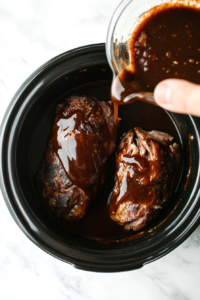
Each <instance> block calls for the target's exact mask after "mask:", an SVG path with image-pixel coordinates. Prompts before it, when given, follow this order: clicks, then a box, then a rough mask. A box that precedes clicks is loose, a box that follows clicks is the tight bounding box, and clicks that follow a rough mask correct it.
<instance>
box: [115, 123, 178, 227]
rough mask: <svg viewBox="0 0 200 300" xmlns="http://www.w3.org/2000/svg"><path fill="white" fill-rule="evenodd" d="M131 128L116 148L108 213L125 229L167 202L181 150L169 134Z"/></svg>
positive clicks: (148, 218)
mask: <svg viewBox="0 0 200 300" xmlns="http://www.w3.org/2000/svg"><path fill="white" fill-rule="evenodd" d="M134 131H135V133H134V132H133V131H132V130H130V131H129V132H128V133H127V134H126V136H125V137H124V138H123V139H122V141H121V143H120V146H119V148H118V150H117V157H116V161H117V172H116V183H115V186H114V189H113V195H112V198H111V201H110V206H109V214H110V217H111V219H112V220H113V221H115V222H117V223H118V224H120V225H124V226H125V229H127V230H130V229H133V230H135V231H137V230H139V229H141V228H143V227H144V226H145V225H146V224H147V223H148V222H149V221H151V220H152V219H153V218H154V217H155V216H156V215H157V214H158V213H159V212H160V210H161V209H162V208H163V206H164V205H165V204H166V203H167V201H168V199H169V197H170V195H171V191H172V185H173V179H174V174H175V171H176V168H177V165H178V164H179V160H180V154H179V146H178V144H176V143H173V140H174V138H173V137H172V136H170V135H169V134H167V133H163V132H158V131H151V132H146V131H144V130H142V129H140V128H135V129H134ZM134 134H135V136H136V138H135V141H134Z"/></svg>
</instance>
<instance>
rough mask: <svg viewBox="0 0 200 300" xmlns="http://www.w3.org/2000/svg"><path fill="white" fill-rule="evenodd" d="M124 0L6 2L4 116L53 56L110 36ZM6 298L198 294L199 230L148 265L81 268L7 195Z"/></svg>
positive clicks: (1, 10)
mask: <svg viewBox="0 0 200 300" xmlns="http://www.w3.org/2000/svg"><path fill="white" fill-rule="evenodd" d="M119 2H120V1H119V0H54V1H53V0H0V121H1V119H2V116H3V114H4V112H5V109H6V107H7V105H8V103H9V101H10V99H11V98H12V96H13V95H14V93H15V92H16V90H17V89H18V87H19V86H20V85H21V84H22V83H23V81H24V80H25V79H26V78H27V77H28V76H29V75H30V74H31V73H32V72H33V71H34V70H35V69H36V68H38V67H39V66H40V65H41V64H43V63H44V62H45V61H47V60H49V59H50V58H52V57H53V56H56V55H58V54H60V53H61V52H64V51H67V50H69V49H72V48H75V47H79V46H82V45H87V44H92V43H100V42H105V39H106V32H107V27H108V23H109V20H110V18H111V15H112V13H113V11H114V9H115V8H116V6H117V4H118V3H119ZM0 299H1V300H13V299H15V300H36V299H38V300H40V299H41V300H47V299H48V300H64V299H73V300H80V299H81V300H85V299H92V300H93V299H94V300H100V299H101V300H102V299H103V300H111V299H115V300H121V299H123V300H126V299H137V300H141V299H142V300H143V299H144V300H171V299H176V300H186V299H192V300H199V299H200V228H197V229H196V231H195V232H194V233H193V234H192V235H191V237H190V238H188V239H187V240H186V241H185V242H184V243H183V244H182V245H181V246H179V247H178V248H177V249H176V250H174V251H173V252H172V253H170V254H169V255H167V256H165V257H164V258H162V259H160V260H158V261H156V262H154V263H152V264H150V265H147V266H145V267H143V268H142V269H141V270H137V271H132V272H125V273H117V274H99V273H90V272H84V271H79V270H76V269H74V268H73V267H71V266H70V265H67V264H65V263H63V262H60V261H58V260H57V259H55V258H53V257H51V256H49V255H48V254H46V253H44V252H43V251H42V250H40V249H39V248H37V247H36V246H35V245H34V244H33V243H32V242H30V241H29V240H28V238H27V237H26V236H25V235H24V234H23V233H22V232H21V231H20V229H19V228H18V227H17V225H16V224H15V222H14V221H13V219H12V218H11V216H10V214H9V212H8V210H7V208H6V206H5V203H4V200H3V197H2V196H1V194H0Z"/></svg>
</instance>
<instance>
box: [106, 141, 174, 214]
mask: <svg viewBox="0 0 200 300" xmlns="http://www.w3.org/2000/svg"><path fill="white" fill-rule="evenodd" d="M159 148H160V150H159V156H158V158H157V161H149V160H148V159H147V158H146V157H141V156H139V155H134V156H133V157H131V158H130V157H126V156H124V155H123V154H120V155H119V156H118V157H117V160H119V162H120V163H123V164H124V166H127V169H128V171H127V172H126V173H125V175H124V176H123V179H122V181H121V185H120V191H119V193H114V195H113V197H112V200H111V203H110V206H109V213H110V216H111V215H115V214H116V211H117V209H118V207H119V205H120V204H122V203H124V202H126V201H131V202H132V203H134V204H139V205H140V204H143V205H147V206H150V205H154V204H156V203H157V202H156V201H157V199H158V198H159V195H160V193H161V191H162V189H164V188H165V189H170V185H171V182H169V178H170V177H171V176H172V175H171V174H173V173H174V172H175V168H174V164H172V162H171V163H169V162H170V161H171V158H170V155H169V150H168V147H166V146H164V145H162V144H159ZM119 162H118V164H119ZM121 172H123V171H121V166H120V165H119V167H118V169H117V172H116V176H117V180H119V178H120V177H121V176H122V174H121ZM155 182H156V183H155Z"/></svg>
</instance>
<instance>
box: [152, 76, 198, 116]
mask: <svg viewBox="0 0 200 300" xmlns="http://www.w3.org/2000/svg"><path fill="white" fill-rule="evenodd" d="M154 97H155V100H156V102H157V103H158V105H160V106H162V107H163V108H165V109H167V110H170V111H173V112H178V113H183V114H191V115H194V116H199V117H200V85H197V84H194V83H191V82H188V81H186V80H180V79H167V80H164V81H162V82H160V83H159V84H158V85H157V86H156V88H155V91H154Z"/></svg>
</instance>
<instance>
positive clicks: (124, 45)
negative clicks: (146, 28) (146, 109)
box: [106, 0, 199, 104]
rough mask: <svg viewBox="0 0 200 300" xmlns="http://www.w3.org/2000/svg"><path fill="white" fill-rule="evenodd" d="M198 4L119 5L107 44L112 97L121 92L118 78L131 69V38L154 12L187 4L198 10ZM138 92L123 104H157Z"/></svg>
mask: <svg viewBox="0 0 200 300" xmlns="http://www.w3.org/2000/svg"><path fill="white" fill-rule="evenodd" d="M197 2H198V1H197V0H196V1H195V0H194V1H189V0H185V1H183V0H140V1H138V0H124V1H122V2H121V3H120V4H119V6H118V7H117V9H116V10H115V12H114V14H113V16H112V19H111V22H110V25H109V29H108V34H107V42H106V54H107V58H108V62H109V64H110V67H111V69H112V70H113V75H114V78H113V84H112V91H111V93H112V95H114V96H115V95H116V94H117V93H116V90H117V88H118V90H119V81H120V80H119V75H120V74H121V73H122V72H123V71H124V70H126V69H127V68H129V67H130V57H131V55H130V50H129V41H130V39H131V37H132V34H133V32H134V31H135V29H136V28H137V26H138V25H139V24H140V23H141V22H142V20H143V19H144V18H146V17H147V16H148V15H149V14H150V12H151V10H152V9H153V8H154V7H158V6H160V5H163V4H169V5H176V4H184V5H187V6H195V7H197V6H199V3H197ZM117 85H118V87H117ZM120 88H121V87H120ZM122 88H123V87H122ZM130 90H131V89H130ZM136 90H137V92H135V90H134V93H130V94H128V93H126V94H125V98H124V100H123V104H126V103H128V102H129V103H130V100H131V99H132V100H133V101H134V99H135V100H136V99H140V100H143V101H145V102H149V103H151V104H156V103H155V100H154V95H153V93H152V92H147V91H143V90H140V88H139V89H136ZM132 92H133V91H132Z"/></svg>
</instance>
